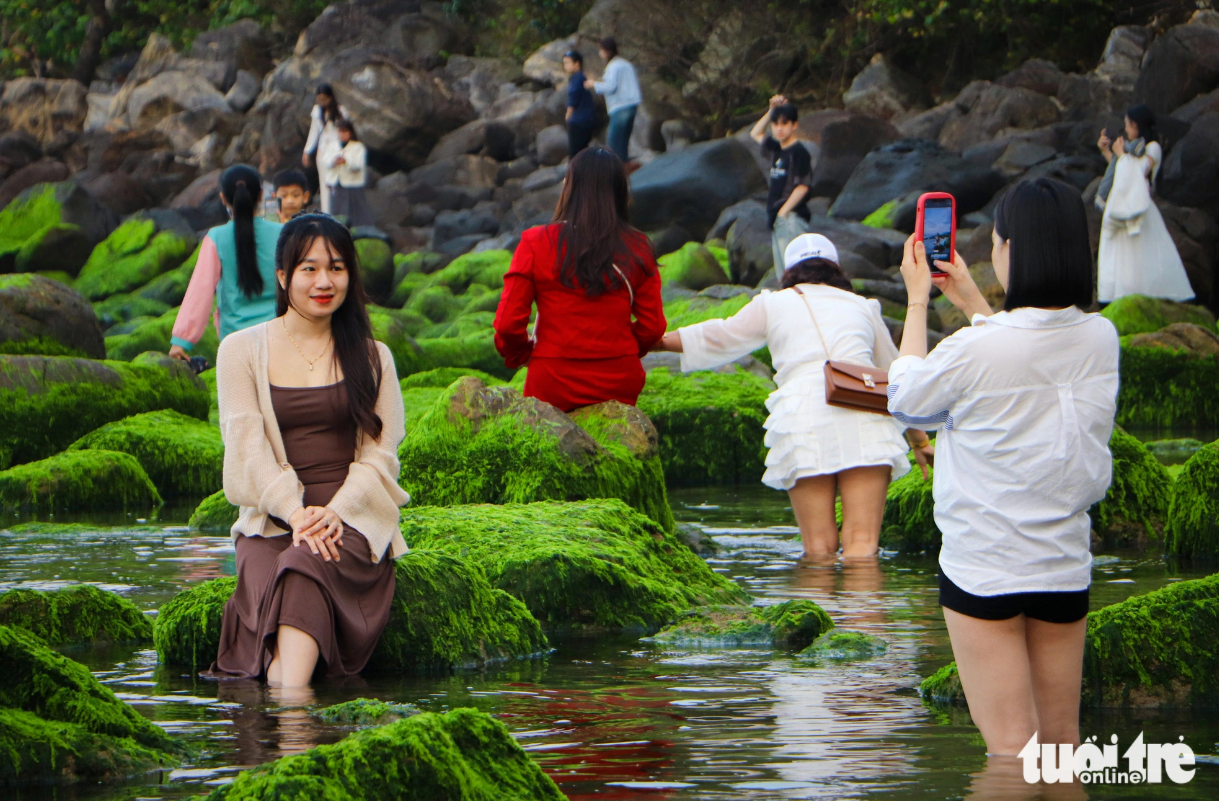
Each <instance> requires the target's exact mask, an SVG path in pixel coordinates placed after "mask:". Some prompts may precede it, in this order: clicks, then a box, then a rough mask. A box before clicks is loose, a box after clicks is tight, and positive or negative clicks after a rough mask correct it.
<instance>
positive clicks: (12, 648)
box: [0, 626, 186, 778]
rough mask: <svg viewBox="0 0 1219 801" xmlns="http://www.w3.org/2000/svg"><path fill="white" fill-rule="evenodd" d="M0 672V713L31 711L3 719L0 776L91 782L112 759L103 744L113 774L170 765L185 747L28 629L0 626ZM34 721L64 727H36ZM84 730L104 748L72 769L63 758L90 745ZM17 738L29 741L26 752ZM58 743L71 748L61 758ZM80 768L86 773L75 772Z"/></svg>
mask: <svg viewBox="0 0 1219 801" xmlns="http://www.w3.org/2000/svg"><path fill="white" fill-rule="evenodd" d="M0 675H3V676H4V681H3V682H0V711H5V712H11V711H12V710H19V711H21V712H25V713H29V715H28V716H27V715H11V714H10V715H9V716H6V718H5V720H4V725H3V727H2V728H0V777H6V776H7V777H16V778H33V777H47V778H50V777H60V778H72V777H78V778H85V777H89V778H92V776H89V774H90V773H92V772H93V770H97V769H98V768H104V766H105V765H106V764H108V762H109V761H110V758H109V757H108V756H107V754H105V753H104V749H105V747H106V746H109V747H112V748H114V750H115V751H116V752H117V753H115V754H114V756H113V765H114V769H119V768H125V769H132V768H135V766H136V765H142V766H143V768H145V769H146V768H147V767H151V766H153V765H157V764H160V765H167V764H171V763H172V762H174V761H176V760H175V759H174V758H173V755H175V754H181V753H184V752H185V750H186V749H185V748H184V746H183V745H182V744H181V743H180V742H179V741H177V740H175V739H174V738H172V737H170V736H169V735H168V734H166V733H165V732H164V731H162V730H161V729H160V728H159V727H158V726H156V725H154V724H153V723H152V721H150V720H148V719H147V718H145V717H143V716H142V715H140V714H139V713H138V712H136V711H135V710H134V709H132V708H131V707H130V706H128V705H127V704H125V703H123V702H122V701H120V700H119V699H118V698H116V697H115V696H114V693H113V692H112V691H111V690H110V689H109V688H107V687H104V686H103V685H101V684H100V683H98V680H97V679H96V678H94V677H93V674H91V673H90V672H89V669H88V668H86V667H85V666H84V665H82V664H80V663H79V662H74V661H72V660H71V659H68V658H67V657H64V656H61V655H60V654H57V653H55V652H54V651H52V650H51V649H50V648H49V647H47V645H46V644H45V643H43V642H42V641H41V640H39V639H38V638H37V637H35V636H34V635H33V634H30V633H29V632H28V631H25V630H23V629H18V628H12V627H9V626H0ZM31 718H33V719H31ZM39 719H40V720H41V722H45V723H55V724H68V725H67V726H53V725H52V726H39V725H38V723H37V722H36V721H38V720H39ZM23 730H24V731H23ZM86 733H87V734H91V735H96V738H95V739H94V740H93V741H92V742H93V744H94V745H101V746H103V752H102V753H98V754H92V755H90V754H88V753H86V754H84V755H83V756H84V763H83V765H81V767H80V768H77V767H76V766H74V765H73V764H72V762H71V759H70V758H69V757H70V755H71V753H72V752H73V751H74V750H77V749H78V748H80V747H84V746H87V745H88V744H89V742H88V741H87V740H86V739H85V738H84V737H83V736H82V735H84V734H86ZM22 734H24V735H25V736H28V737H30V738H31V741H30V742H29V743H26V744H25V747H23V746H22V745H21V740H22V739H23V737H22V736H21V735H22ZM14 741H16V743H17V745H16V747H14ZM61 745H66V746H69V747H67V748H66V749H65V752H64V753H60V752H59V750H58V748H59V746H61ZM133 745H134V746H138V748H134V747H133ZM72 746H75V747H72ZM124 751H125V752H127V755H126V756H124V754H123V753H121V752H124ZM48 756H49V757H50V759H51V761H50V762H49V763H48V761H47V757H48ZM61 757H62V758H63V762H60V761H59V760H60V758H61ZM91 765H93V766H97V767H94V768H91V767H90V766H91ZM78 770H83V771H84V774H85V775H84V776H80V775H79V774H77V773H75V772H76V771H78ZM123 772H126V770H124V771H123ZM65 774H66V775H65ZM101 774H102V775H101V776H97V778H107V777H108V778H117V777H115V776H113V774H112V773H109V772H108V771H106V770H104V769H103V770H102V771H101Z"/></svg>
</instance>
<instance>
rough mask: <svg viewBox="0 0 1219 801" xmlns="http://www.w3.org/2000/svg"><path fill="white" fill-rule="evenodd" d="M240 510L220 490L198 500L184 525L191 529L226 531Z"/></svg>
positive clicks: (234, 521) (235, 519) (231, 525)
mask: <svg viewBox="0 0 1219 801" xmlns="http://www.w3.org/2000/svg"><path fill="white" fill-rule="evenodd" d="M240 511H241V509H240V508H239V507H237V506H234V505H233V504H231V503H229V499H228V498H226V497H224V490H220V491H218V492H214V493H212V494H211V495H209V496H207V497H206V498H204V499H203V500H202V501H200V502H199V505H198V506H196V507H195V511H194V512H192V513H191V516H190V520H189V521H188V522H187V524H186V525H187V526H188V527H190V529H191V531H228V530H229V529H231V528H232V527H233V524H234V523H236V522H237V517H238V515H239V513H240Z"/></svg>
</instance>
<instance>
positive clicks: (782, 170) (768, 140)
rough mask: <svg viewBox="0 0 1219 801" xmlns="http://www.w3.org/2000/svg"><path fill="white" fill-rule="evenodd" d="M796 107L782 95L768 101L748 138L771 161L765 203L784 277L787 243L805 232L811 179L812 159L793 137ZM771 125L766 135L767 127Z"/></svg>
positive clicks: (780, 273) (777, 261) (778, 269)
mask: <svg viewBox="0 0 1219 801" xmlns="http://www.w3.org/2000/svg"><path fill="white" fill-rule="evenodd" d="M798 119H799V113H798V112H797V110H796V106H795V105H794V104H792V103H789V102H787V98H786V97H784V96H783V95H775V96H774V97H772V98H771V99H770V108H769V109H768V110H767V112H766V113H765V114H764V115H762V119H760V120H758V121H757V123H755V124H754V126H753V130H752V131H750V132H749V135H750V136H751V137H753V141H755V142H757V143H758V144H760V145H761V146H762V152H763V153H764V154H765V155H766V157H767V158H769V159H770V194H769V196H768V198H767V201H766V215H767V222H768V223H769V224H770V228H771V236H770V245H771V251H772V253H773V254H774V263H775V274H776V275H777V276H778V277H779V278H780V279H782V277H783V252H784V251H785V250H787V246H788V244H789V243H790V242H791V241H792V240H793V239H795V238H796V237H798V236H800V234H807V233H808V221H809V219H810V218H811V215H810V214H809V211H808V188H809V184H810V183H812V179H813V157H812V156H811V155H809V152H808V150H807V149H806V148H805V147H804V145H802V144H800V140H799V139H798V138H797V136H796V132H797V130H798V128H799V127H800V124H799V122H798V121H797V120H798ZM767 125H769V126H770V133H769V134H767V132H766V126H767Z"/></svg>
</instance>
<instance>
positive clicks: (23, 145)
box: [0, 131, 42, 178]
mask: <svg viewBox="0 0 1219 801" xmlns="http://www.w3.org/2000/svg"><path fill="white" fill-rule="evenodd" d="M40 158H42V147H41V146H40V145H39V144H38V140H37V139H35V138H34V137H33V136H31V135H30V134H29V133H27V132H25V131H9V132H7V133H4V134H0V178H5V177H7V176H9V175H11V174H12V173H13V172H14V171H16V170H19V169H21V168H22V167H24V166H25V165H27V164H33V163H34V162H35V161H38V159H40Z"/></svg>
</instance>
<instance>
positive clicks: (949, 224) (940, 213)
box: [914, 192, 957, 275]
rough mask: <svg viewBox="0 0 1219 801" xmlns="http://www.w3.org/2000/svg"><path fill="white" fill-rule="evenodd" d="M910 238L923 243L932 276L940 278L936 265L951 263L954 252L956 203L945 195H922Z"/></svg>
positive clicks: (941, 272) (927, 193) (932, 193)
mask: <svg viewBox="0 0 1219 801" xmlns="http://www.w3.org/2000/svg"><path fill="white" fill-rule="evenodd" d="M914 236H915V237H916V238H917V239H921V240H923V247H924V248H926V250H927V264H928V265H930V266H931V272H932V274H933V275H944V274H945V273H944V271H943V270H941V269H939V268H938V267H936V266H935V263H936V262H937V261H946V262H952V254H953V253H955V252H956V249H957V201H956V198H954V197H953V196H952V195H950V194H948V193H947V192H926V193H924V194H923V195H922V196H920V197H919V199H918V209H917V210H916V212H915V215H914Z"/></svg>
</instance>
